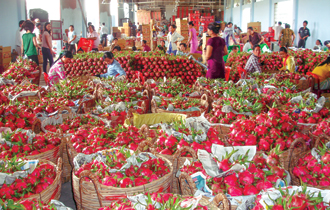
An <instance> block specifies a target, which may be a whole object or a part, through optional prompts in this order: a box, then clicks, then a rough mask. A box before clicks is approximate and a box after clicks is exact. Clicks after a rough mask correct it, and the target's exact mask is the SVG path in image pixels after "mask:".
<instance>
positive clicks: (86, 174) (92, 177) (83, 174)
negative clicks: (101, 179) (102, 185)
mask: <svg viewBox="0 0 330 210" xmlns="http://www.w3.org/2000/svg"><path fill="white" fill-rule="evenodd" d="M85 177H87V178H88V179H90V180H91V181H92V183H93V185H94V189H95V192H96V195H97V198H98V199H99V203H100V208H102V207H103V205H102V199H101V194H100V192H99V189H98V185H97V183H98V181H97V179H96V177H95V175H94V174H93V173H92V172H91V171H87V170H85V171H83V172H81V174H80V178H79V195H80V209H82V187H81V184H82V181H83V178H85Z"/></svg>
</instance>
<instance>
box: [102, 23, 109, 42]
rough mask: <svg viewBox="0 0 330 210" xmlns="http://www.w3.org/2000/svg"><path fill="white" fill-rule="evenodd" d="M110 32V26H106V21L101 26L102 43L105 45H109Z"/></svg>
mask: <svg viewBox="0 0 330 210" xmlns="http://www.w3.org/2000/svg"><path fill="white" fill-rule="evenodd" d="M108 33H109V30H108V28H107V27H106V26H105V23H102V26H101V44H102V45H103V47H106V46H107V37H108Z"/></svg>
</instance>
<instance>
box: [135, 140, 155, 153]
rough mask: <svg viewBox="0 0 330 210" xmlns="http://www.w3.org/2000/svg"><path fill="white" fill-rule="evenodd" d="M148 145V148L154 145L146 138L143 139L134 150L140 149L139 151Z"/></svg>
mask: <svg viewBox="0 0 330 210" xmlns="http://www.w3.org/2000/svg"><path fill="white" fill-rule="evenodd" d="M146 146H148V147H149V148H151V147H153V146H154V145H153V144H152V143H151V142H150V141H148V140H144V141H142V142H141V143H140V144H139V146H138V147H137V149H136V151H140V152H143V148H144V147H146Z"/></svg>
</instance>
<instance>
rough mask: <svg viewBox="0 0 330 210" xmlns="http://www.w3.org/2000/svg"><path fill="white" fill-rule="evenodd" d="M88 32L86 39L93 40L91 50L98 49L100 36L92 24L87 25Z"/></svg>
mask: <svg viewBox="0 0 330 210" xmlns="http://www.w3.org/2000/svg"><path fill="white" fill-rule="evenodd" d="M88 30H89V33H88V34H87V39H89V40H94V43H93V47H92V50H95V51H98V47H99V44H100V38H99V35H98V34H97V32H96V31H95V27H94V26H93V25H90V26H88Z"/></svg>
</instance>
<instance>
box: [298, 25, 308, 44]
mask: <svg viewBox="0 0 330 210" xmlns="http://www.w3.org/2000/svg"><path fill="white" fill-rule="evenodd" d="M303 25H304V26H303V27H301V28H300V29H299V32H298V34H299V42H298V48H305V47H306V41H307V38H308V37H310V36H311V34H310V32H309V29H308V28H307V25H308V22H307V20H305V21H304V23H303Z"/></svg>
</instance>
